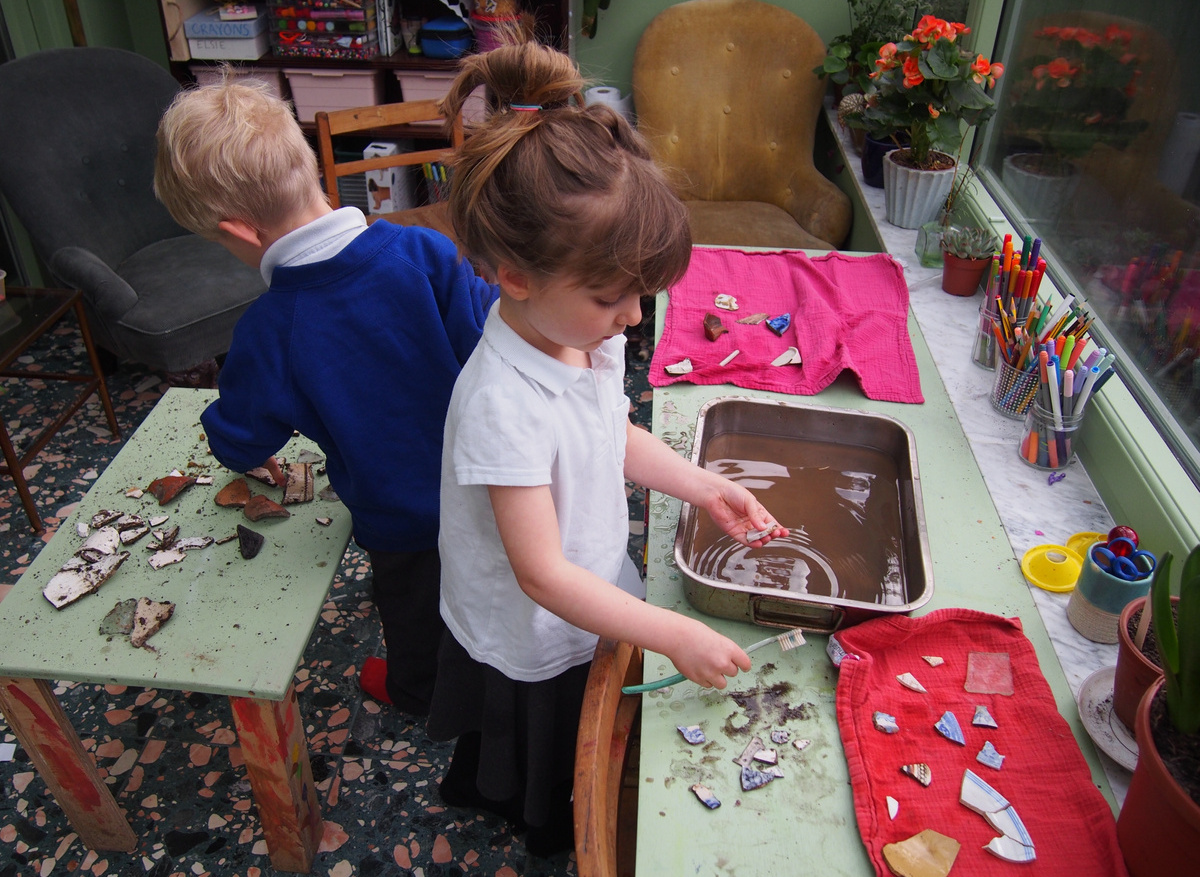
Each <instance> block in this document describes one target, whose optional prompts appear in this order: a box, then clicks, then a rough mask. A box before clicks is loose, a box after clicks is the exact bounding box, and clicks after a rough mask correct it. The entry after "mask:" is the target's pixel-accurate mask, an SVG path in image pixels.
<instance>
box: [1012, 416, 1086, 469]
mask: <svg viewBox="0 0 1200 877" xmlns="http://www.w3.org/2000/svg"><path fill="white" fill-rule="evenodd" d="M1081 423H1083V414H1071V415H1063V414H1061V413H1059V414H1055V413H1054V412H1053V411H1050V410H1048V409H1046V408H1043V407H1042V405H1041V403H1039V402H1034V403H1033V404H1032V405H1030V406H1029V411H1027V412H1026V414H1025V429H1023V430H1022V431H1021V445H1020V448H1019V450H1020V453H1021V459H1022V460H1024V461H1025V462H1026V463H1028V464H1029V465H1030V466H1036V467H1037V468H1038V469H1048V470H1055V469H1065V468H1067V464H1068V463H1070V462H1071V459H1072V458H1073V457H1074V456H1075V434H1076V433H1077V432H1078V431H1079V425H1080V424H1081Z"/></svg>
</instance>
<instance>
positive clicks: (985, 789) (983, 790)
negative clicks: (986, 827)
mask: <svg viewBox="0 0 1200 877" xmlns="http://www.w3.org/2000/svg"><path fill="white" fill-rule="evenodd" d="M958 801H959V803H960V804H962V805H963V806H964V807H966V808H968V809H969V810H974V811H975V812H976V813H978V814H979V815H980V816H984V817H986V816H987V815H988V814H989V813H998V812H1000V811H1001V810H1003V809H1004V808H1006V807H1008V806H1009V804H1008V799H1007V798H1005V797H1004V796H1003V795H1001V794H1000V793H999V792H997V791H996V790H995V789H993V788H992V787H991V786H989V785H988V784H987V783H985V782H984V781H983V780H982V779H980V778H979V777H978V776H977V775H976V774H975V773H974V772H972V771H971V770H970V769H968V770H965V771H963V778H962V788H961V789H960V790H959V793H958Z"/></svg>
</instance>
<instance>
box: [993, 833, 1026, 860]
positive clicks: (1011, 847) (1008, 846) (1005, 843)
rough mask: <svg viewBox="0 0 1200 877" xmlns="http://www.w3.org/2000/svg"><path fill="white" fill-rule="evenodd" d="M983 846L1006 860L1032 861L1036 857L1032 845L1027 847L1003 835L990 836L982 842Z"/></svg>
mask: <svg viewBox="0 0 1200 877" xmlns="http://www.w3.org/2000/svg"><path fill="white" fill-rule="evenodd" d="M983 848H984V849H985V850H987V851H988V852H989V853H991V854H992V855H993V856H996V857H997V858H999V859H1004V861H1006V862H1017V863H1020V862H1032V861H1034V860H1035V859H1036V858H1037V856H1036V855H1035V854H1034V851H1033V847H1027V846H1025V845H1024V844H1023V843H1020V842H1019V841H1015V840H1013V839H1012V838H1011V837H1004V836H1003V835H1001V836H1000V837H994V838H992V839H991V840H990V841H988V842H987V843H986V844H984V846H983Z"/></svg>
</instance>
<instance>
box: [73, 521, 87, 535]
mask: <svg viewBox="0 0 1200 877" xmlns="http://www.w3.org/2000/svg"><path fill="white" fill-rule="evenodd" d="M75 532H76V534H77V535H79V536H81V537H83V538H84V539H86V538H87V534H88V525H87V524H85V523H84V522H83V521H78V522H76V524H75Z"/></svg>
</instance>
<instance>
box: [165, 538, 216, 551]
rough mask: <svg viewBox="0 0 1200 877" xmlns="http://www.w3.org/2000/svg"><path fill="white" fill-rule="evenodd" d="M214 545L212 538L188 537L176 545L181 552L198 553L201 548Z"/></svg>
mask: <svg viewBox="0 0 1200 877" xmlns="http://www.w3.org/2000/svg"><path fill="white" fill-rule="evenodd" d="M212 544H213V537H212V536H188V537H187V538H186V539H179V540H178V541H176V543H175V546H174V547H175V548H178V549H179V550H180V551H198V550H199V549H201V548H207V547H208V546H210V545H212Z"/></svg>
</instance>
